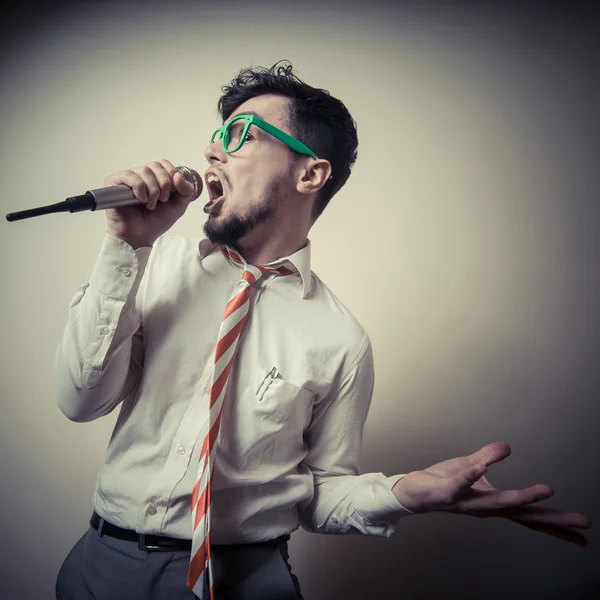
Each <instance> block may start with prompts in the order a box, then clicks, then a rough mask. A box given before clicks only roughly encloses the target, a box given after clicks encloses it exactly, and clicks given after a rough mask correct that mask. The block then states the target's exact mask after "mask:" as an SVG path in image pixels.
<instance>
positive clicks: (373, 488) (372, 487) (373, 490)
mask: <svg viewBox="0 0 600 600" xmlns="http://www.w3.org/2000/svg"><path fill="white" fill-rule="evenodd" d="M371 491H372V492H373V493H375V484H374V483H372V484H371Z"/></svg>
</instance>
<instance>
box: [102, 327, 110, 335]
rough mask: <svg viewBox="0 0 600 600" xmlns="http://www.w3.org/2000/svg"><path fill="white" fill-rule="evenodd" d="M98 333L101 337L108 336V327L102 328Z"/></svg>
mask: <svg viewBox="0 0 600 600" xmlns="http://www.w3.org/2000/svg"><path fill="white" fill-rule="evenodd" d="M100 333H101V334H102V335H108V334H109V333H110V328H108V327H103V328H102V329H101V330H100Z"/></svg>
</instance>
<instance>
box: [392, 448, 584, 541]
mask: <svg viewBox="0 0 600 600" xmlns="http://www.w3.org/2000/svg"><path fill="white" fill-rule="evenodd" d="M510 454H511V449H510V446H509V445H508V444H506V443H505V442H495V443H493V444H488V445H487V446H484V447H483V448H481V449H480V450H478V451H477V452H475V453H474V454H471V455H469V456H461V457H459V458H452V459H450V460H445V461H443V462H440V463H437V464H435V465H433V466H431V467H428V468H427V469H424V470H422V471H413V472H411V473H408V474H407V475H405V476H404V477H403V479H401V480H400V481H399V482H398V483H397V484H396V485H395V486H394V493H395V494H396V497H397V498H398V501H399V502H400V503H401V504H402V505H403V506H405V507H406V508H408V509H409V510H411V511H413V512H415V513H424V512H431V511H442V512H451V513H456V514H464V515H470V516H473V517H479V518H487V517H502V518H507V519H509V520H511V521H513V522H515V523H519V524H520V525H524V526H525V527H528V528H529V529H533V530H535V531H540V532H543V533H547V534H549V535H553V536H555V537H558V538H561V539H564V540H567V541H570V542H573V543H575V544H578V545H580V546H586V545H587V543H588V541H587V538H586V537H585V536H584V535H583V534H582V533H580V532H579V531H577V530H576V529H582V528H588V527H590V526H591V523H590V520H589V519H588V518H587V517H586V516H585V515H582V514H580V513H575V512H565V511H560V510H557V509H554V508H550V507H547V506H540V505H536V504H534V503H535V502H539V501H540V500H545V499H547V498H550V497H551V496H552V495H553V494H554V492H553V491H552V489H551V488H550V486H548V485H545V484H535V485H532V486H529V487H527V488H524V489H520V490H519V489H517V490H499V489H498V488H496V487H494V486H493V485H492V484H491V483H490V481H489V480H488V479H487V477H486V476H485V473H486V472H487V470H488V467H489V465H491V464H493V463H496V462H499V461H501V460H504V459H505V458H506V457H507V456H509V455H510Z"/></svg>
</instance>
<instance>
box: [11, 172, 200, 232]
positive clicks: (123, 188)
mask: <svg viewBox="0 0 600 600" xmlns="http://www.w3.org/2000/svg"><path fill="white" fill-rule="evenodd" d="M177 171H178V172H179V173H181V175H182V176H183V178H184V179H185V180H186V181H187V182H189V183H191V184H192V185H193V186H194V196H193V197H192V200H195V199H196V198H198V196H199V195H200V194H201V193H202V185H203V184H202V177H200V175H199V174H198V173H197V172H196V171H194V169H190V168H189V167H177ZM136 204H142V202H140V200H138V199H137V198H136V197H135V196H134V194H133V190H132V189H131V188H130V187H129V186H127V185H113V186H110V187H104V188H98V189H97V190H89V191H87V192H86V193H85V194H81V195H80V196H71V197H70V198H67V199H66V200H64V201H63V202H57V203H56V204H48V205H47V206H39V207H38V208H30V209H28V210H21V211H19V212H14V213H9V214H7V215H6V220H7V221H20V220H21V219H28V218H30V217H37V216H39V215H48V214H51V213H58V212H71V213H72V212H81V211H82V210H106V209H107V208H121V207H123V206H134V205H136Z"/></svg>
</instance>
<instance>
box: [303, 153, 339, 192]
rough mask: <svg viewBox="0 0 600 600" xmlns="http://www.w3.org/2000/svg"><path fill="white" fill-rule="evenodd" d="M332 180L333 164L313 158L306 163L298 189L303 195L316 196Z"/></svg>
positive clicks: (322, 159)
mask: <svg viewBox="0 0 600 600" xmlns="http://www.w3.org/2000/svg"><path fill="white" fill-rule="evenodd" d="M329 179H331V164H330V163H329V161H328V160H325V159H324V158H311V159H309V160H308V161H306V163H304V165H303V167H302V170H301V172H300V177H299V178H298V182H297V184H296V189H297V190H298V192H300V193H301V194H315V193H317V192H318V191H319V190H320V189H321V188H322V187H323V186H324V185H325V184H326V183H327V181H328V180H329Z"/></svg>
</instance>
